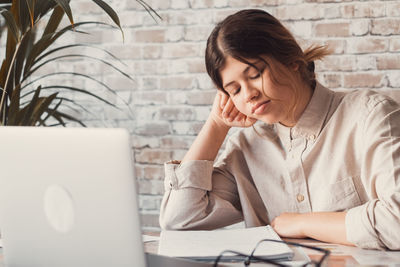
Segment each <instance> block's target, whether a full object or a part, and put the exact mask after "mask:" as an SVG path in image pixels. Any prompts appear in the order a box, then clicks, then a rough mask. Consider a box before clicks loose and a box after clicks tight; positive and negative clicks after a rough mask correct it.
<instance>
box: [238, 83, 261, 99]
mask: <svg viewBox="0 0 400 267" xmlns="http://www.w3.org/2000/svg"><path fill="white" fill-rule="evenodd" d="M242 87H243V89H244V94H245V99H246V102H251V101H253V100H255V99H257V97H258V96H259V95H260V91H259V90H258V89H257V88H255V87H254V86H252V85H251V84H247V85H246V86H242Z"/></svg>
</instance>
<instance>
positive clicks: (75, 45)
mask: <svg viewBox="0 0 400 267" xmlns="http://www.w3.org/2000/svg"><path fill="white" fill-rule="evenodd" d="M80 46H82V47H88V48H91V49H97V50H100V51H102V52H104V53H106V54H107V55H109V56H110V57H112V58H113V59H114V60H117V61H118V62H119V63H121V64H122V65H124V66H128V65H126V64H125V63H124V62H123V61H122V60H121V59H119V58H118V57H116V56H115V55H114V54H112V53H110V52H109V51H107V50H105V49H103V48H101V47H97V46H94V45H90V44H72V45H65V46H59V47H57V48H54V49H52V50H50V51H48V52H46V53H45V54H43V55H41V56H40V57H38V58H37V59H36V61H37V62H39V61H40V60H42V59H43V58H45V57H47V56H49V55H51V54H52V53H55V52H57V51H60V50H64V49H68V48H72V47H80Z"/></svg>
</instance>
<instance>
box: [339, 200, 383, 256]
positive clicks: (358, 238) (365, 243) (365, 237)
mask: <svg viewBox="0 0 400 267" xmlns="http://www.w3.org/2000/svg"><path fill="white" fill-rule="evenodd" d="M375 204H376V203H375V201H370V202H367V203H365V204H364V205H361V206H358V207H355V208H352V209H349V210H348V211H347V213H346V218H345V225H346V237H347V241H349V242H351V243H353V244H354V245H356V246H357V247H360V248H366V249H384V248H385V246H384V245H383V244H382V242H380V241H379V239H378V237H377V234H376V232H375V229H374V228H373V225H371V220H372V221H374V218H370V214H369V213H368V208H369V207H368V206H370V205H373V206H375Z"/></svg>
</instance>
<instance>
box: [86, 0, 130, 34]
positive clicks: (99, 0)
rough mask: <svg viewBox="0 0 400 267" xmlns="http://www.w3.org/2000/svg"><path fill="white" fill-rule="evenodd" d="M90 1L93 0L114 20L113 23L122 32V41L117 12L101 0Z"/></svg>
mask: <svg viewBox="0 0 400 267" xmlns="http://www.w3.org/2000/svg"><path fill="white" fill-rule="evenodd" d="M92 1H93V2H95V3H96V4H97V5H98V6H99V7H101V8H102V9H103V10H104V11H105V12H106V13H107V14H108V15H109V16H110V18H111V19H112V20H113V21H114V23H115V24H117V26H118V28H119V29H120V30H121V33H122V40H123V41H124V40H125V36H124V31H123V30H122V28H121V24H120V21H119V17H118V15H117V13H116V12H115V11H114V9H112V7H110V6H109V5H108V4H107V3H106V2H104V1H103V0H92Z"/></svg>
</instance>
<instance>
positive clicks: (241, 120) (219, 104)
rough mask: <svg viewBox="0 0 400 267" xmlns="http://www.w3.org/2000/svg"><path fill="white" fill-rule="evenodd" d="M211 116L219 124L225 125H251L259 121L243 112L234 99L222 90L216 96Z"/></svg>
mask: <svg viewBox="0 0 400 267" xmlns="http://www.w3.org/2000/svg"><path fill="white" fill-rule="evenodd" d="M210 116H211V117H212V119H213V120H214V121H215V122H216V123H217V124H218V125H220V126H225V127H250V126H252V125H253V124H254V123H256V121H257V119H254V118H250V117H248V116H246V115H244V114H243V113H241V112H240V111H239V110H238V109H237V108H236V107H235V104H234V103H233V101H232V99H231V98H230V97H229V96H228V95H226V94H225V93H223V92H221V91H218V93H217V95H216V96H215V99H214V104H213V107H212V110H211V114H210Z"/></svg>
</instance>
